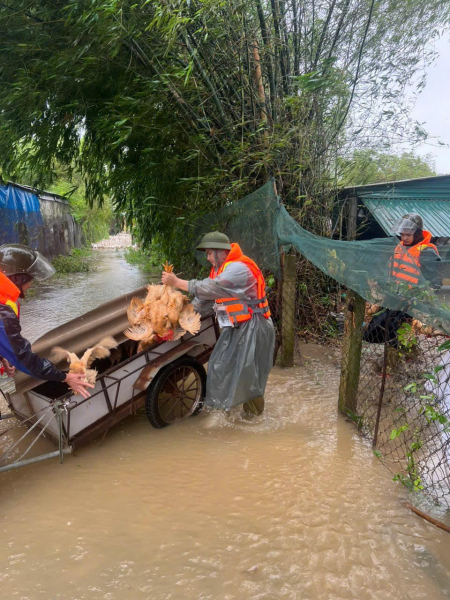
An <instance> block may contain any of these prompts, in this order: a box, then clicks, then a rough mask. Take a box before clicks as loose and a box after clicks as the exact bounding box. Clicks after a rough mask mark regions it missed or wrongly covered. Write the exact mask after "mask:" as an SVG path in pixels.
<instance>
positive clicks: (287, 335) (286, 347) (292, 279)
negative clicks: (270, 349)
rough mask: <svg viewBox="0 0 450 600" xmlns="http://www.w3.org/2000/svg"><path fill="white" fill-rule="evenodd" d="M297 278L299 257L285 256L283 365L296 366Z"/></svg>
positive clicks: (282, 322) (282, 335)
mask: <svg viewBox="0 0 450 600" xmlns="http://www.w3.org/2000/svg"><path fill="white" fill-rule="evenodd" d="M296 279H297V257H296V256H294V255H293V254H287V255H286V256H285V257H284V268H283V287H282V299H283V307H282V314H281V332H282V333H281V366H282V367H293V366H294V345H295V292H296V289H295V284H296Z"/></svg>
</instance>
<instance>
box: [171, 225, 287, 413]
mask: <svg viewBox="0 0 450 600" xmlns="http://www.w3.org/2000/svg"><path fill="white" fill-rule="evenodd" d="M197 250H200V251H202V252H205V253H206V258H207V260H208V261H209V263H210V264H211V271H210V275H209V277H208V278H206V279H203V280H195V279H194V280H191V281H186V280H182V279H179V278H178V277H176V276H175V275H174V274H172V273H163V274H162V282H163V283H164V284H167V285H172V286H174V287H177V288H179V289H180V290H184V291H187V292H189V293H190V294H192V295H193V296H194V297H195V298H194V301H193V305H194V307H195V308H196V310H197V311H198V312H199V313H200V314H201V315H202V316H206V315H208V314H211V313H212V311H213V310H214V311H215V312H216V316H217V320H218V324H219V327H220V329H221V334H220V337H219V339H218V341H217V343H216V345H215V347H214V350H213V352H212V354H211V358H210V360H209V363H208V378H207V384H206V404H207V405H208V406H211V407H212V408H220V409H225V410H228V409H230V408H232V407H233V406H237V405H239V404H243V408H244V411H245V413H247V414H261V413H262V412H263V410H264V392H265V388H266V383H267V378H268V376H269V372H270V369H271V368H272V365H273V349H274V343H275V332H274V327H273V323H272V320H271V318H270V310H269V306H268V303H267V299H266V297H265V282H264V277H263V275H262V273H261V271H260V269H259V268H258V266H257V265H256V264H255V263H254V261H253V260H251V259H250V258H248V257H247V256H245V255H244V254H243V253H242V250H241V248H240V247H239V245H238V244H231V243H230V240H229V239H228V237H227V236H226V235H225V234H223V233H219V232H217V231H216V232H212V233H208V234H206V235H205V236H204V237H203V239H202V241H201V243H200V245H199V246H198V247H197Z"/></svg>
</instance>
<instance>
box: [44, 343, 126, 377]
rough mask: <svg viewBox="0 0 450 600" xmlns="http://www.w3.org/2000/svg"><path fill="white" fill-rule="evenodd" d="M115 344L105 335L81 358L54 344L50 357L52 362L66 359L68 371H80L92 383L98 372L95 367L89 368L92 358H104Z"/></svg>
mask: <svg viewBox="0 0 450 600" xmlns="http://www.w3.org/2000/svg"><path fill="white" fill-rule="evenodd" d="M116 346H117V342H116V340H115V339H114V338H113V337H111V336H107V337H105V338H103V339H102V340H100V341H99V342H98V344H95V346H93V347H92V348H88V349H87V350H86V352H85V353H84V354H83V356H82V357H81V358H78V356H77V355H76V354H74V353H73V352H69V351H68V350H64V348H60V347H59V346H55V347H54V348H53V349H52V354H51V359H52V361H53V362H56V363H58V362H60V361H61V360H66V361H67V362H68V363H69V373H81V374H84V375H85V379H86V381H87V382H88V383H92V384H94V383H95V381H96V379H97V375H98V372H97V371H96V370H95V369H90V368H89V367H90V366H91V365H92V363H93V362H94V360H96V359H97V358H106V357H107V356H109V355H110V353H111V349H112V348H115V347H116Z"/></svg>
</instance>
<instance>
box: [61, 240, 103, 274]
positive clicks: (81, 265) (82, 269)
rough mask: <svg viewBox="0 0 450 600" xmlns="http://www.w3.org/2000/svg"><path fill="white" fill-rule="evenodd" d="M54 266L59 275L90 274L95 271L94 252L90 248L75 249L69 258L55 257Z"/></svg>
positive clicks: (63, 256)
mask: <svg viewBox="0 0 450 600" xmlns="http://www.w3.org/2000/svg"><path fill="white" fill-rule="evenodd" d="M52 264H53V266H54V267H55V269H56V272H57V273H89V272H90V271H93V270H94V267H93V265H92V250H91V249H90V248H89V247H87V246H86V247H84V248H73V250H72V253H71V254H69V255H68V256H65V255H63V254H60V255H59V256H55V258H54V259H53V260H52Z"/></svg>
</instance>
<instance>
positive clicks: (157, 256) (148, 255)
mask: <svg viewBox="0 0 450 600" xmlns="http://www.w3.org/2000/svg"><path fill="white" fill-rule="evenodd" d="M125 260H126V261H127V263H129V264H130V265H137V266H138V267H141V269H143V270H144V271H154V270H155V269H158V268H159V269H161V268H162V264H163V263H164V262H165V257H164V255H163V254H162V252H161V250H160V248H159V247H158V245H157V244H153V245H152V248H149V249H145V250H144V249H141V248H127V249H126V250H125Z"/></svg>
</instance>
